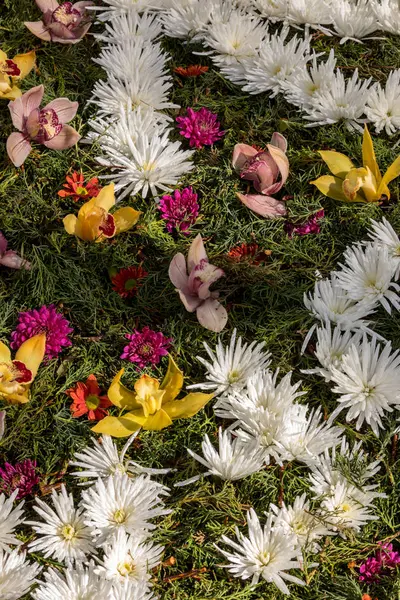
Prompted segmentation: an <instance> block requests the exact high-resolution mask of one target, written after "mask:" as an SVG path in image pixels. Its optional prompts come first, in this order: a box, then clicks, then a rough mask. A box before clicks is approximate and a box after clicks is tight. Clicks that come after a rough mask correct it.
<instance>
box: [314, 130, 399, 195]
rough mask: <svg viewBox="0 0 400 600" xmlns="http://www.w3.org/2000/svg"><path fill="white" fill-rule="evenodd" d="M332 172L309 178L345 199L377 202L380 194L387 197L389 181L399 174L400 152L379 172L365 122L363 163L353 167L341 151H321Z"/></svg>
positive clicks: (316, 184)
mask: <svg viewBox="0 0 400 600" xmlns="http://www.w3.org/2000/svg"><path fill="white" fill-rule="evenodd" d="M319 154H320V155H321V156H322V159H323V160H324V161H325V163H326V164H327V165H328V167H329V169H330V171H331V173H332V175H323V176H322V177H320V178H319V179H316V180H315V181H310V183H311V184H312V185H315V186H316V187H317V188H318V189H319V191H320V192H321V193H322V194H324V195H325V196H328V198H333V199H334V200H343V201H344V202H379V201H380V200H381V199H382V196H387V198H390V191H389V188H388V184H389V183H390V182H391V181H393V179H396V177H398V176H399V175H400V156H398V157H397V158H396V160H395V161H394V162H393V163H392V164H391V165H390V167H389V168H388V170H387V171H386V173H385V174H384V175H383V177H382V175H381V172H380V170H379V166H378V163H377V162H376V157H375V151H374V146H373V143H372V139H371V136H370V133H369V131H368V127H367V126H366V125H365V129H364V137H363V143H362V157H363V166H362V167H359V168H356V167H355V166H354V164H353V163H352V161H351V160H350V159H349V158H348V157H347V156H345V155H344V154H341V153H340V152H329V151H327V152H325V151H322V150H321V151H320V152H319Z"/></svg>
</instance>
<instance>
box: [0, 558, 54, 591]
mask: <svg viewBox="0 0 400 600" xmlns="http://www.w3.org/2000/svg"><path fill="white" fill-rule="evenodd" d="M25 559H26V552H20V551H19V550H11V549H10V548H9V549H8V552H5V551H4V550H3V549H2V548H0V598H1V600H18V599H19V598H22V596H24V595H25V594H27V593H28V592H29V590H30V588H31V586H32V585H33V584H34V583H35V579H36V577H37V576H38V575H39V573H40V571H41V570H42V567H40V566H39V564H38V563H36V562H34V563H29V562H28V561H27V560H25ZM53 600H54V599H53Z"/></svg>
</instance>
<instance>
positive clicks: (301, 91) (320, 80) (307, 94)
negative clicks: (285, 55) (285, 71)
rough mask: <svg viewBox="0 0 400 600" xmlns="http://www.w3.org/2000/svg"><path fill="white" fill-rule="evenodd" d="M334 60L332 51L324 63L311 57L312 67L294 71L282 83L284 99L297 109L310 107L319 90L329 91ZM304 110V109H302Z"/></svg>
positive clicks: (331, 83)
mask: <svg viewBox="0 0 400 600" xmlns="http://www.w3.org/2000/svg"><path fill="white" fill-rule="evenodd" d="M335 67H336V58H335V51H334V50H333V49H332V50H331V51H330V53H329V57H328V60H327V61H326V62H321V63H318V62H317V57H316V56H313V59H312V65H311V66H310V67H309V68H307V66H305V67H304V68H303V69H299V70H297V71H296V74H295V76H293V77H290V79H289V80H288V81H284V82H283V83H282V88H283V92H284V94H285V98H286V100H287V101H288V102H290V104H294V105H295V106H299V107H303V109H304V107H308V106H310V105H311V102H312V99H313V97H314V96H315V94H316V93H317V92H319V91H321V90H329V88H330V87H331V86H332V85H333V81H334V79H335ZM304 110H305V109H304Z"/></svg>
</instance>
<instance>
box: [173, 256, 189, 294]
mask: <svg viewBox="0 0 400 600" xmlns="http://www.w3.org/2000/svg"><path fill="white" fill-rule="evenodd" d="M168 275H169V278H170V280H171V282H172V284H173V285H174V286H175V287H176V288H177V289H178V290H181V289H186V288H187V285H188V281H189V277H188V274H187V271H186V259H185V257H184V256H183V254H181V253H179V254H176V255H175V256H174V258H173V259H172V260H171V263H170V265H169V269H168Z"/></svg>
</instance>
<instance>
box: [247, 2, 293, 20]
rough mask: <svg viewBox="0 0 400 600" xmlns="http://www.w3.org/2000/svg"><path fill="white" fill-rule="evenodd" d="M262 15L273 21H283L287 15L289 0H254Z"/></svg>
mask: <svg viewBox="0 0 400 600" xmlns="http://www.w3.org/2000/svg"><path fill="white" fill-rule="evenodd" d="M253 3H254V6H255V8H256V9H257V10H258V11H259V12H260V14H261V16H262V17H264V18H267V19H270V20H271V21H282V20H283V19H285V18H286V16H287V10H288V0H253Z"/></svg>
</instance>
